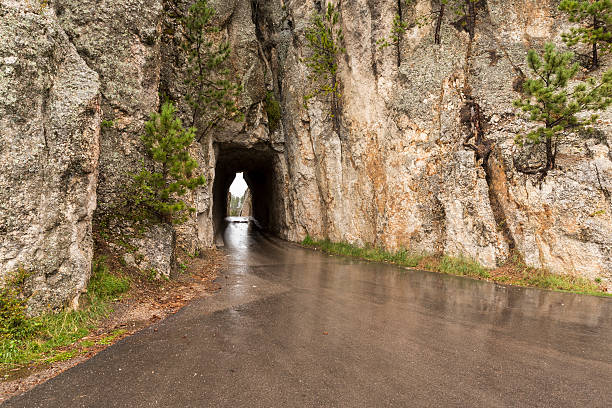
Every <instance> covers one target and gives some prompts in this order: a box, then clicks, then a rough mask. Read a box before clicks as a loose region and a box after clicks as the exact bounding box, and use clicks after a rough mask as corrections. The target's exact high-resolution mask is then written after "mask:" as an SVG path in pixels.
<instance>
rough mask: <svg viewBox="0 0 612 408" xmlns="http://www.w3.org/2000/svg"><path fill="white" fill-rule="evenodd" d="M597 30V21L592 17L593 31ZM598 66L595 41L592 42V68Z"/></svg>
mask: <svg viewBox="0 0 612 408" xmlns="http://www.w3.org/2000/svg"><path fill="white" fill-rule="evenodd" d="M598 28H599V21H598V20H597V17H593V30H597V29H598ZM598 66H599V56H598V55H597V41H594V42H593V68H597V67H598Z"/></svg>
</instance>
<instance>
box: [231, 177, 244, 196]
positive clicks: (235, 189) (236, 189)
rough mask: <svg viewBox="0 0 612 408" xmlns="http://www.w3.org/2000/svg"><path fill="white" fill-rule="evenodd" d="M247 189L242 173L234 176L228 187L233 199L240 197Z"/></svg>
mask: <svg viewBox="0 0 612 408" xmlns="http://www.w3.org/2000/svg"><path fill="white" fill-rule="evenodd" d="M247 188H248V187H247V184H246V181H244V177H243V175H242V173H238V174H236V178H235V179H234V182H233V183H232V185H231V186H230V193H232V195H233V196H234V197H242V196H243V195H244V192H245V191H246V190H247Z"/></svg>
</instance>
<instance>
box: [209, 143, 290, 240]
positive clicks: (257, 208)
mask: <svg viewBox="0 0 612 408" xmlns="http://www.w3.org/2000/svg"><path fill="white" fill-rule="evenodd" d="M275 159H276V155H275V153H274V152H273V151H270V150H269V149H264V148H262V149H256V148H254V149H246V148H243V147H235V146H218V150H217V163H216V168H215V179H214V184H213V219H214V224H215V236H218V234H220V233H221V232H223V228H224V225H225V224H224V222H225V218H226V217H227V215H228V214H227V204H228V201H227V199H228V192H229V188H230V186H231V185H232V182H233V181H234V179H235V177H236V174H237V173H244V179H245V181H246V183H247V185H248V187H249V190H250V191H251V197H252V206H253V209H252V216H253V218H255V220H256V221H257V223H258V224H259V226H260V227H261V228H263V229H265V230H268V231H270V232H273V233H274V232H276V231H277V229H278V221H277V220H278V214H276V213H275V210H276V209H277V208H278V203H279V198H280V197H278V194H277V189H276V188H275V182H276V177H275V173H274V172H275Z"/></svg>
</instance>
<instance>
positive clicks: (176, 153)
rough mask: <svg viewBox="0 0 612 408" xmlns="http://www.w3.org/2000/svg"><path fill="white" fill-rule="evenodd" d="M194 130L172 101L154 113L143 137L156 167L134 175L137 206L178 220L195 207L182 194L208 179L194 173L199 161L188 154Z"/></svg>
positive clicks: (180, 220) (171, 221) (134, 198)
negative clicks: (185, 127) (179, 116)
mask: <svg viewBox="0 0 612 408" xmlns="http://www.w3.org/2000/svg"><path fill="white" fill-rule="evenodd" d="M195 132H196V130H195V128H189V129H184V128H183V125H182V122H181V120H180V119H179V118H177V117H176V108H175V107H174V104H172V103H171V102H166V103H164V104H163V106H162V108H161V112H160V113H153V114H152V115H151V120H149V121H148V122H147V123H146V124H145V134H144V135H142V137H141V139H142V141H143V143H144V145H145V147H146V152H147V154H148V155H149V157H150V158H151V159H152V160H153V162H154V163H155V169H154V170H149V169H143V170H142V171H141V172H140V173H139V174H137V175H136V176H135V177H134V180H135V182H136V186H137V188H136V194H135V196H134V197H133V200H134V202H133V207H134V208H135V209H137V210H138V209H141V210H144V211H145V212H147V213H148V214H149V215H153V216H156V217H159V218H160V219H162V220H163V221H166V222H170V223H175V224H177V223H182V222H184V221H185V220H186V219H187V216H188V215H189V213H192V212H194V211H195V209H194V208H190V207H188V206H187V204H186V203H185V201H183V199H182V198H181V197H183V196H184V195H185V194H186V193H187V192H188V191H192V190H195V189H196V188H198V187H200V186H202V185H204V184H205V183H206V179H205V178H204V176H197V175H194V171H195V170H196V168H197V167H198V163H197V161H196V160H195V159H194V158H193V157H191V155H190V154H189V146H191V144H192V143H193V141H194V138H195Z"/></svg>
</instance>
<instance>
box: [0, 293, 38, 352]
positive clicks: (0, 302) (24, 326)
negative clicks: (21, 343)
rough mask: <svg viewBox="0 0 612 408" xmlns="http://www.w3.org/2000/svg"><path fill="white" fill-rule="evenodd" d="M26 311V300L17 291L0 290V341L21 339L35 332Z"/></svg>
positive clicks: (35, 326)
mask: <svg viewBox="0 0 612 408" xmlns="http://www.w3.org/2000/svg"><path fill="white" fill-rule="evenodd" d="M26 311H27V307H26V299H24V298H23V297H22V296H21V294H20V293H19V291H18V290H17V289H13V288H8V287H4V288H0V341H5V340H7V339H15V340H18V339H22V338H24V337H27V336H30V335H32V334H33V333H35V332H36V331H37V329H38V326H37V325H36V324H34V322H33V321H32V320H31V319H29V318H28V316H27V313H26Z"/></svg>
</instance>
